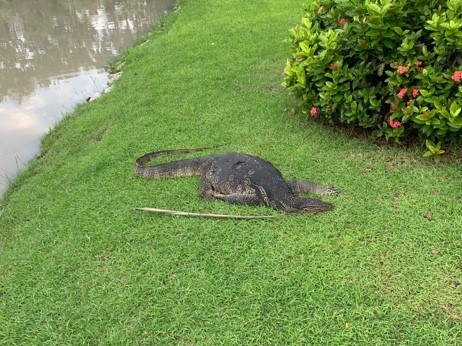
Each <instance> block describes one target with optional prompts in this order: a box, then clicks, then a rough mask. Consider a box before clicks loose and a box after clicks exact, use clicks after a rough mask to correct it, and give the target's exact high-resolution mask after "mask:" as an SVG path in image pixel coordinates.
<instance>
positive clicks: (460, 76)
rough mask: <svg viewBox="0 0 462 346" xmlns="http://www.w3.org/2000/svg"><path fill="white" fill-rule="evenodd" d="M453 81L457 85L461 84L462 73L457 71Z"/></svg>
mask: <svg viewBox="0 0 462 346" xmlns="http://www.w3.org/2000/svg"><path fill="white" fill-rule="evenodd" d="M451 79H452V80H453V81H454V82H456V83H460V82H461V81H462V71H455V72H454V74H453V75H452V77H451Z"/></svg>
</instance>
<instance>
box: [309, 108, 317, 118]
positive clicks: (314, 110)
mask: <svg viewBox="0 0 462 346" xmlns="http://www.w3.org/2000/svg"><path fill="white" fill-rule="evenodd" d="M310 114H311V116H312V117H314V116H315V115H316V114H318V109H317V108H316V107H311V110H310Z"/></svg>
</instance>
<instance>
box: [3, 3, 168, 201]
mask: <svg viewBox="0 0 462 346" xmlns="http://www.w3.org/2000/svg"><path fill="white" fill-rule="evenodd" d="M171 7H172V0H146V1H137V0H96V1H95V0H91V1H89V0H28V1H26V0H0V197H1V195H2V193H3V192H4V190H5V188H6V186H7V184H8V182H9V181H11V180H13V179H14V177H15V175H16V174H17V172H18V171H19V170H20V169H21V168H23V167H24V166H25V165H26V164H27V162H28V161H29V160H31V159H32V158H33V157H34V156H35V155H36V154H37V153H38V151H39V147H40V139H41V137H42V136H43V135H44V134H45V133H46V132H47V131H48V130H49V129H50V128H51V127H52V126H53V125H54V124H55V123H56V122H57V121H59V120H60V119H61V118H62V116H63V115H64V114H65V113H68V112H70V111H72V108H73V107H74V106H75V105H76V104H77V103H81V102H84V101H85V100H86V99H87V98H88V97H90V96H93V95H94V94H96V93H97V92H100V91H102V90H103V89H104V88H105V87H106V84H107V81H108V73H107V71H106V69H105V66H106V65H107V63H108V62H109V61H110V60H111V58H112V57H114V56H116V55H117V54H118V53H120V51H121V50H123V49H125V48H127V47H128V46H129V45H130V44H132V43H133V41H134V39H135V38H136V37H137V36H139V35H142V34H145V33H147V32H148V31H149V30H150V29H151V28H152V25H153V23H154V22H156V21H157V20H158V19H159V18H160V17H162V16H163V15H165V13H167V12H168V11H169V10H170V9H171Z"/></svg>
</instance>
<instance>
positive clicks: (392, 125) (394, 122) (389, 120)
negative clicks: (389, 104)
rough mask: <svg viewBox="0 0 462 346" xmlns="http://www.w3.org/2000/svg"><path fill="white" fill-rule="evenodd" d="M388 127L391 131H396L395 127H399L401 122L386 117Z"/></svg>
mask: <svg viewBox="0 0 462 346" xmlns="http://www.w3.org/2000/svg"><path fill="white" fill-rule="evenodd" d="M388 125H390V127H391V128H392V129H396V128H397V127H400V126H401V122H400V121H398V120H396V121H395V120H393V119H392V118H391V117H388Z"/></svg>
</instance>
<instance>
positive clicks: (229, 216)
mask: <svg viewBox="0 0 462 346" xmlns="http://www.w3.org/2000/svg"><path fill="white" fill-rule="evenodd" d="M135 210H140V211H149V212H154V213H159V214H169V215H177V216H195V217H210V218H221V219H270V218H275V217H277V216H276V215H261V216H260V215H226V214H202V213H189V212H186V211H177V210H168V209H158V208H135Z"/></svg>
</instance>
